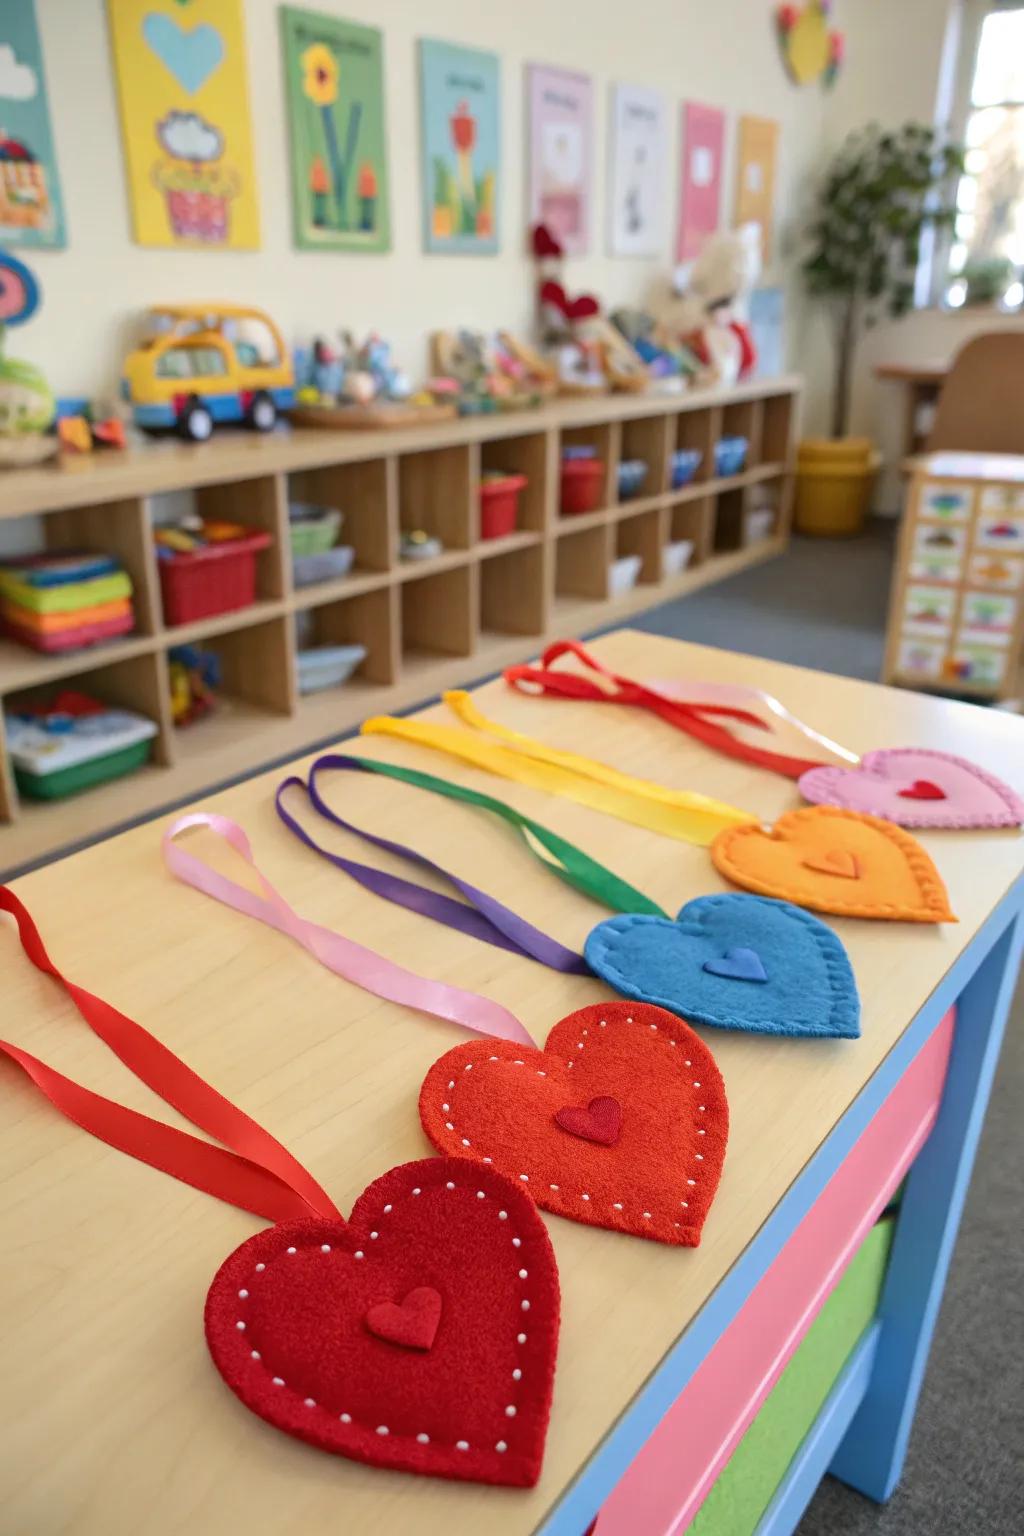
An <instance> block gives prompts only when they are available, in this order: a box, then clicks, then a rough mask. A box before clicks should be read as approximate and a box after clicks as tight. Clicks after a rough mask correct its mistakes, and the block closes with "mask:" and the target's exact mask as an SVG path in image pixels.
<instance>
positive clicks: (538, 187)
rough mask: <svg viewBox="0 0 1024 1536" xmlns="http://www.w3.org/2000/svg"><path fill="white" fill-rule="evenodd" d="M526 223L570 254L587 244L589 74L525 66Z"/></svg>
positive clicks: (577, 253)
mask: <svg viewBox="0 0 1024 1536" xmlns="http://www.w3.org/2000/svg"><path fill="white" fill-rule="evenodd" d="M528 79H529V87H528V89H529V110H530V187H529V207H530V224H531V225H534V224H546V225H547V226H548V228H549V229H550V231H551V233H552V234H553V235H554V236H555V239H556V240H558V241H559V242H560V244H561V245H562V246H563V248H564V249H565V250H566V251H567V252H568V253H569V254H570V255H572V256H581V255H585V254H586V252H587V250H588V249H589V246H590V186H591V167H592V165H593V136H594V130H593V91H592V87H591V82H590V77H589V76H588V75H576V74H573V73H571V72H570V71H569V70H566V69H549V68H547V67H546V66H545V65H543V64H531V65H530V66H529V74H528Z"/></svg>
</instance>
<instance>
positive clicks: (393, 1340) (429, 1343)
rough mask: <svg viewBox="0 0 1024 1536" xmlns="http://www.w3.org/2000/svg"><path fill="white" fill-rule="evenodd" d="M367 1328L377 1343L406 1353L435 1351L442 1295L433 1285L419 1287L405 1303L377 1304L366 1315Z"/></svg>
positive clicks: (409, 1295) (385, 1302) (407, 1297)
mask: <svg viewBox="0 0 1024 1536" xmlns="http://www.w3.org/2000/svg"><path fill="white" fill-rule="evenodd" d="M365 1321H366V1326H367V1328H369V1330H370V1332H371V1333H375V1334H376V1335H377V1337H378V1339H386V1340H387V1341H388V1343H389V1344H401V1345H402V1347H403V1348H404V1349H433V1347H434V1339H435V1338H436V1337H437V1328H438V1324H439V1323H440V1321H441V1295H440V1292H439V1291H435V1290H434V1287H433V1286H432V1285H418V1286H416V1288H415V1290H412V1291H410V1292H409V1294H408V1295H407V1296H406V1297H405V1299H404V1301H400V1302H399V1301H378V1303H377V1305H376V1306H375V1307H371V1308H370V1310H369V1312H367V1314H366V1319H365Z"/></svg>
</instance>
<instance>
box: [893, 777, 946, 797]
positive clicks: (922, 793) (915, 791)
mask: <svg viewBox="0 0 1024 1536" xmlns="http://www.w3.org/2000/svg"><path fill="white" fill-rule="evenodd" d="M899 795H900V799H901V800H945V798H946V791H945V790H944V789H940V788H939V786H938V785H937V784H933V783H932V781H931V779H915V780H914V782H913V784H908V785H907V787H906V789H901V790H900V792H899Z"/></svg>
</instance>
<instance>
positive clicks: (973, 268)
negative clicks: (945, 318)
mask: <svg viewBox="0 0 1024 1536" xmlns="http://www.w3.org/2000/svg"><path fill="white" fill-rule="evenodd" d="M960 276H961V278H962V280H963V283H964V304H965V305H967V307H968V308H972V307H976V306H979V305H980V306H983V307H991V306H992V305H993V304H998V303H999V301H1000V299H1001V298H1002V297H1003V295H1004V294H1005V292H1006V290H1007V288H1009V286H1010V284H1011V283H1012V281H1013V277H1014V270H1013V262H1012V261H1011V260H1010V258H1009V257H1008V256H978V257H975V259H974V260H973V261H972V260H970V259H968V260H967V261H966V262H965V264H964V269H963V271H962V272H961V274H960Z"/></svg>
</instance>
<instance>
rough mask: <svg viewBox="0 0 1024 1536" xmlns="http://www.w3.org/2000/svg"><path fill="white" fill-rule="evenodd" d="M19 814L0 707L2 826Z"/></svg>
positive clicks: (0, 820)
mask: <svg viewBox="0 0 1024 1536" xmlns="http://www.w3.org/2000/svg"><path fill="white" fill-rule="evenodd" d="M17 814H18V792H17V790H16V789H15V787H14V773H13V770H12V768H11V760H10V758H9V757H8V755H7V736H6V734H5V731H4V716H3V710H2V709H0V827H2V826H3V824H4V823H5V822H8V821H13V820H14V818H15V816H16V815H17Z"/></svg>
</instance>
